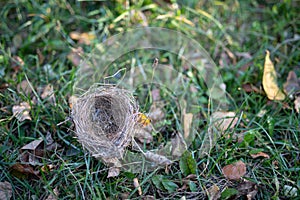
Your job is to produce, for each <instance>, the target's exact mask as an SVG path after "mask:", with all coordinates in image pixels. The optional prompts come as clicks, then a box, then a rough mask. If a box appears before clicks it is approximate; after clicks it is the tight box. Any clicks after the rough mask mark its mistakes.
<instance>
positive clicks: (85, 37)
mask: <svg viewBox="0 0 300 200" xmlns="http://www.w3.org/2000/svg"><path fill="white" fill-rule="evenodd" d="M70 37H71V38H72V39H73V40H78V42H79V43H83V44H86V45H90V44H91V42H92V41H93V40H94V39H96V35H95V34H94V33H91V32H90V33H79V32H77V31H73V32H71V33H70Z"/></svg>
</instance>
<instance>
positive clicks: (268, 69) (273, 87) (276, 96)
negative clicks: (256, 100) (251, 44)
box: [263, 51, 285, 100]
mask: <svg viewBox="0 0 300 200" xmlns="http://www.w3.org/2000/svg"><path fill="white" fill-rule="evenodd" d="M263 87H264V90H265V92H266V94H267V97H268V98H269V99H270V100H284V98H285V95H284V93H283V92H282V91H281V90H280V89H279V87H278V85H277V75H276V71H275V68H274V65H273V63H272V61H271V59H270V52H269V51H266V57H265V64H264V74H263Z"/></svg>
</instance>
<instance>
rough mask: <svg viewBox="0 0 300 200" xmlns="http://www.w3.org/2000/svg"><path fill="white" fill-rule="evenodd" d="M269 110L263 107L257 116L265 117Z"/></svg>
mask: <svg viewBox="0 0 300 200" xmlns="http://www.w3.org/2000/svg"><path fill="white" fill-rule="evenodd" d="M267 112H268V111H267V110H266V109H261V110H260V111H259V112H258V113H257V115H256V116H257V117H263V116H264V115H265V114H266V113H267Z"/></svg>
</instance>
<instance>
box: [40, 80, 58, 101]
mask: <svg viewBox="0 0 300 200" xmlns="http://www.w3.org/2000/svg"><path fill="white" fill-rule="evenodd" d="M41 98H42V99H47V100H48V101H49V102H50V103H52V104H54V105H55V104H56V99H55V94H54V91H53V86H52V85H51V84H48V85H46V87H45V88H44V89H43V93H42V94H41Z"/></svg>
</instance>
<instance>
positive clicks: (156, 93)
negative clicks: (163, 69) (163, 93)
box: [151, 89, 160, 101]
mask: <svg viewBox="0 0 300 200" xmlns="http://www.w3.org/2000/svg"><path fill="white" fill-rule="evenodd" d="M151 96H152V100H153V101H159V100H160V90H159V89H153V90H152V91H151Z"/></svg>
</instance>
